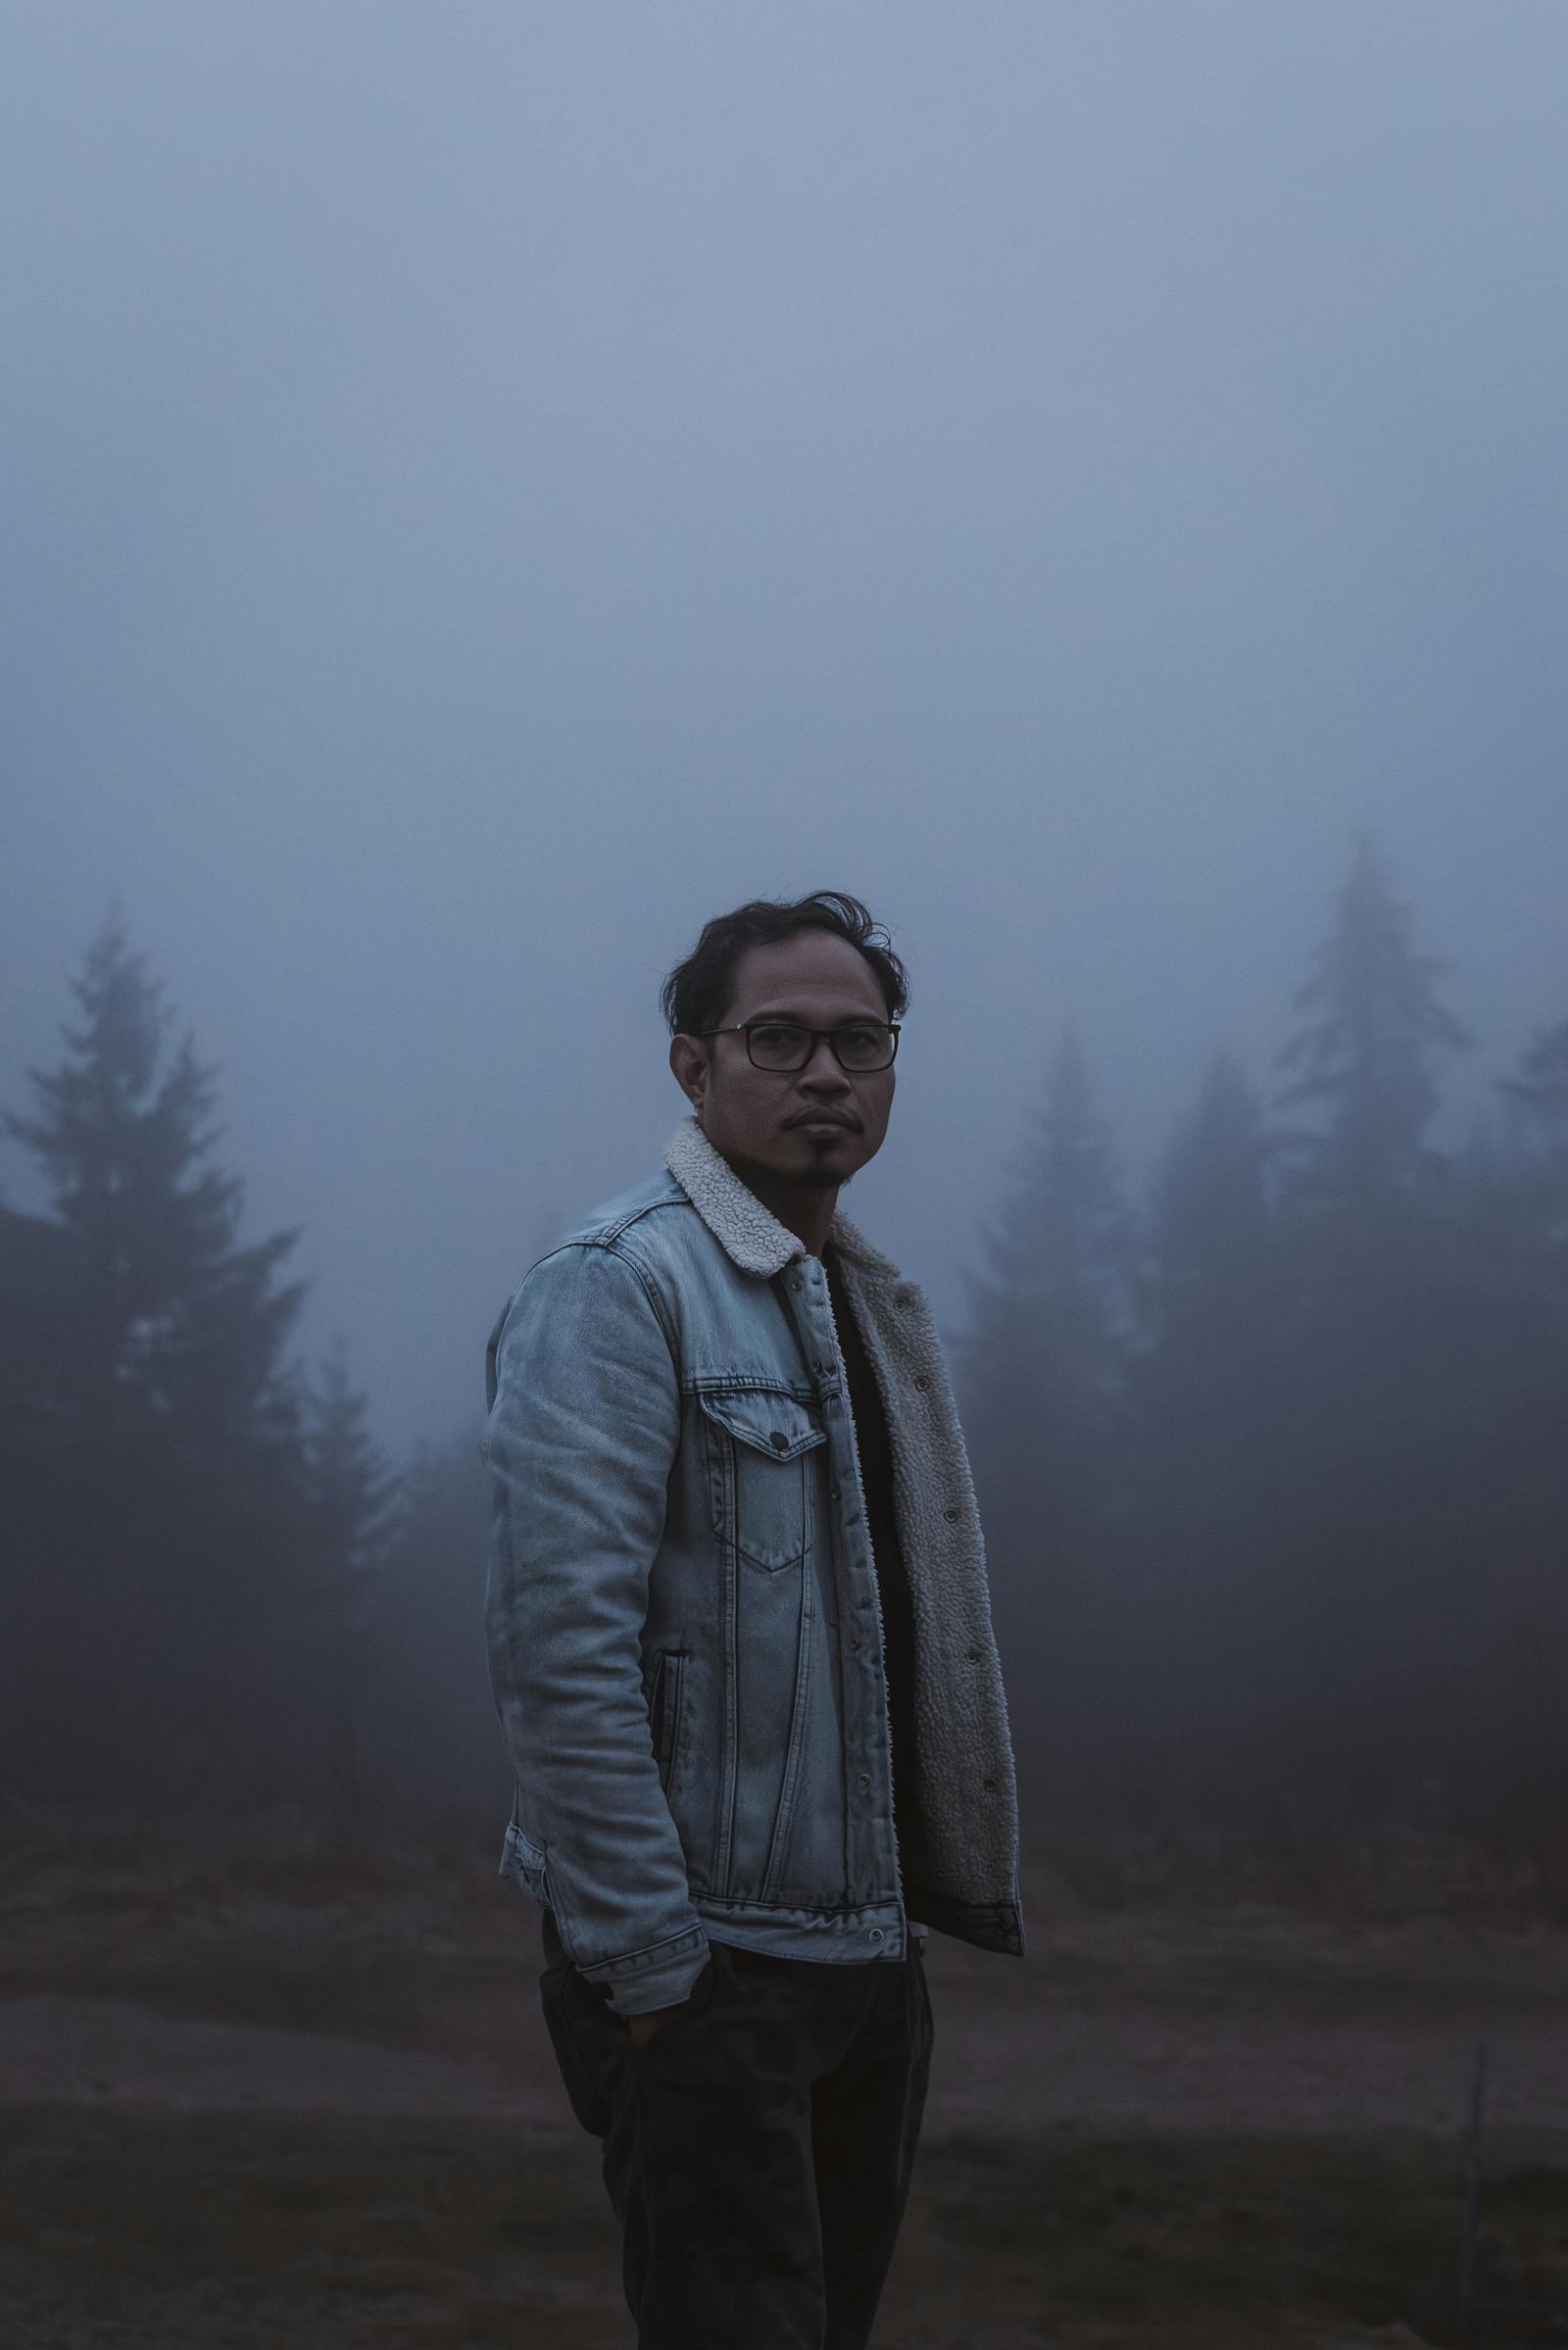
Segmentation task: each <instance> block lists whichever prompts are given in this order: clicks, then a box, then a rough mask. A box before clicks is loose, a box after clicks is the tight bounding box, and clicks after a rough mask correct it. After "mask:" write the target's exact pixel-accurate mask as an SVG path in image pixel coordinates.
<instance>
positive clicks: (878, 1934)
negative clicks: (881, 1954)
mask: <svg viewBox="0 0 1568 2350" xmlns="http://www.w3.org/2000/svg"><path fill="white" fill-rule="evenodd" d="M865 1938H866V1940H867V1941H868V1942H880V1941H884V1940H885V1939H886V1936H885V1935H884V1934H883V1932H882V1929H881V1927H880V1926H873V1927H872V1929H871V1931H870V1933H869V1934H867V1935H866V1937H865Z"/></svg>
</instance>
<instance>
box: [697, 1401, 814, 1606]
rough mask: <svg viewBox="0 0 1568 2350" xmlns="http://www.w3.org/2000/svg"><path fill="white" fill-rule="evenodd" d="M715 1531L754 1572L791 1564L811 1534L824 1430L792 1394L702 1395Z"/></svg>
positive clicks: (811, 1538) (808, 1543)
mask: <svg viewBox="0 0 1568 2350" xmlns="http://www.w3.org/2000/svg"><path fill="white" fill-rule="evenodd" d="M698 1400H699V1402H700V1403H701V1405H702V1408H703V1424H704V1433H705V1435H706V1438H707V1445H708V1490H709V1499H710V1504H711V1510H712V1517H713V1532H714V1533H715V1534H716V1535H717V1536H718V1537H719V1538H720V1540H721V1541H723V1542H731V1543H733V1544H734V1546H735V1548H736V1549H737V1550H738V1551H739V1552H740V1554H741V1556H742V1557H743V1558H745V1559H749V1560H750V1562H751V1564H752V1565H753V1566H754V1567H763V1568H765V1569H767V1570H768V1571H769V1572H770V1573H771V1572H773V1571H775V1570H776V1569H777V1568H779V1567H789V1566H794V1565H795V1564H797V1562H798V1561H799V1560H801V1559H803V1558H804V1557H805V1556H806V1554H807V1552H808V1551H809V1549H810V1547H811V1544H812V1542H813V1541H814V1539H815V1534H816V1499H815V1480H816V1457H815V1456H816V1447H817V1446H818V1445H819V1444H826V1442H827V1431H826V1430H825V1429H824V1428H822V1427H821V1426H820V1425H819V1424H818V1422H817V1421H816V1420H814V1419H813V1418H812V1417H811V1414H810V1413H809V1411H808V1409H807V1408H806V1405H805V1404H804V1403H800V1402H798V1401H797V1400H796V1398H795V1397H794V1396H793V1395H779V1394H775V1393H773V1392H771V1391H769V1390H766V1389H763V1390H755V1389H732V1390H727V1391H723V1392H720V1393H718V1394H711V1395H710V1394H704V1395H700V1396H699V1398H698Z"/></svg>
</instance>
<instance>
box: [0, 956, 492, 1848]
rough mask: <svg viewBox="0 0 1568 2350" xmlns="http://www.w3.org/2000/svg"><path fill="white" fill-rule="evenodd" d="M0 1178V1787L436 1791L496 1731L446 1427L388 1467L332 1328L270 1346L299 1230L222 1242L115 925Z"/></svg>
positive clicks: (155, 1020)
mask: <svg viewBox="0 0 1568 2350" xmlns="http://www.w3.org/2000/svg"><path fill="white" fill-rule="evenodd" d="M73 993H74V996H75V1001H76V1013H77V1016H76V1019H75V1020H74V1022H73V1024H71V1025H69V1026H68V1027H67V1029H66V1032H65V1044H66V1050H65V1053H64V1056H63V1058H62V1060H61V1061H60V1063H59V1065H58V1066H57V1067H55V1068H53V1069H49V1070H42V1071H34V1072H33V1075H32V1080H31V1094H32V1101H31V1103H30V1106H29V1108H28V1109H27V1110H26V1112H25V1113H23V1112H20V1111H12V1112H10V1113H8V1114H7V1115H6V1117H5V1129H6V1131H7V1132H8V1134H9V1135H10V1137H11V1138H12V1139H13V1140H14V1141H15V1142H18V1143H20V1144H22V1145H23V1146H24V1147H25V1150H26V1151H29V1152H30V1153H31V1154H32V1156H33V1158H34V1160H35V1162H36V1164H37V1166H38V1167H39V1169H40V1170H41V1173H42V1175H43V1177H44V1179H45V1182H46V1185H47V1190H48V1193H49V1196H50V1199H51V1202H52V1213H50V1214H48V1215H44V1216H39V1215H27V1214H23V1213H21V1212H19V1211H18V1210H17V1209H16V1208H15V1207H11V1206H7V1205H3V1204H0V1793H3V1792H12V1793H22V1794H25V1795H27V1796H31V1797H34V1798H38V1797H47V1798H60V1797H66V1798H69V1799H92V1800H96V1801H98V1802H100V1803H104V1804H107V1805H111V1806H112V1805H115V1804H118V1803H121V1802H123V1801H125V1800H127V1799H128V1800H136V1799H142V1798H148V1797H151V1798H154V1799H169V1798H173V1799H176V1800H178V1799H182V1798H185V1797H189V1796H207V1795H219V1796H223V1797H230V1796H235V1795H237V1796H239V1797H241V1798H245V1797H258V1798H263V1797H270V1796H276V1795H277V1794H279V1793H280V1792H281V1793H285V1794H290V1795H308V1796H312V1797H317V1798H325V1799H329V1800H331V1801H332V1802H335V1803H341V1804H344V1805H354V1804H357V1803H359V1802H360V1801H361V1800H362V1799H363V1798H364V1797H365V1796H366V1794H367V1793H375V1792H380V1793H382V1794H391V1795H395V1796H402V1797H406V1796H409V1795H411V1794H412V1795H414V1796H416V1797H418V1796H423V1797H425V1798H426V1799H430V1798H434V1799H436V1800H450V1799H451V1798H452V1797H453V1796H454V1794H456V1793H458V1792H460V1791H462V1790H463V1789H465V1788H468V1789H474V1788H483V1787H486V1786H494V1785H495V1784H496V1781H497V1778H498V1776H504V1774H503V1773H501V1772H500V1770H499V1766H500V1763H501V1753H500V1747H499V1741H498V1738H497V1734H496V1732H495V1729H494V1725H493V1721H492V1720H491V1717H490V1711H489V1693H488V1689H487V1687H486V1684H485V1678H484V1671H483V1665H482V1659H481V1657H480V1655H479V1652H478V1639H477V1632H476V1616H477V1609H478V1587H477V1584H476V1581H475V1577H476V1575H479V1576H482V1571H483V1570H482V1560H483V1519H482V1496H481V1494H480V1492H479V1490H478V1475H477V1471H478V1462H477V1458H476V1454H475V1451H474V1446H473V1445H472V1444H465V1445H461V1446H456V1447H454V1449H453V1450H452V1452H450V1453H448V1454H442V1453H439V1452H437V1453H428V1452H427V1453H423V1454H421V1455H420V1457H419V1458H418V1459H417V1460H416V1461H415V1462H414V1463H413V1464H412V1466H411V1467H410V1468H409V1469H408V1470H406V1471H405V1472H404V1473H403V1474H402V1475H401V1476H394V1475H393V1474H392V1473H391V1471H390V1469H389V1467H388V1465H387V1463H386V1462H385V1461H384V1460H383V1458H382V1456H381V1455H380V1453H379V1452H378V1450H377V1448H376V1446H375V1444H373V1442H372V1440H371V1438H370V1435H369V1433H368V1426H367V1414H366V1403H365V1399H364V1397H363V1396H361V1395H358V1394H356V1393H354V1392H353V1390H352V1388H351V1386H350V1382H349V1378H348V1374H347V1370H346V1367H345V1363H344V1358H343V1353H342V1350H341V1347H339V1348H338V1349H335V1350H334V1351H333V1353H332V1354H330V1355H329V1356H328V1358H327V1360H326V1361H325V1362H324V1363H322V1364H320V1365H319V1366H317V1367H315V1368H314V1369H313V1368H311V1367H308V1366H306V1365H305V1364H303V1363H301V1362H300V1361H299V1360H297V1359H295V1358H294V1357H293V1356H291V1354H290V1353H289V1346H290V1342H291V1340H292V1337H293V1334H294V1330H295V1325H296V1322H297V1317H298V1314H299V1310H300V1306H301V1303H302V1300H303V1295H304V1293H303V1287H302V1285H301V1284H300V1283H299V1282H297V1281H291V1280H290V1279H288V1278H287V1266H288V1261H289V1258H290V1255H291V1253H292V1251H293V1249H294V1248H295V1245H296V1242H297V1239H298V1235H297V1234H294V1233H278V1234H275V1235H273V1236H272V1237H270V1238H269V1239H267V1240H265V1241H262V1242H260V1243H257V1244H253V1245H250V1246H242V1245H241V1244H240V1241H239V1238H238V1223H239V1216H240V1210H241V1205H242V1186H241V1184H240V1183H239V1182H238V1181H237V1180H236V1179H235V1178H234V1177H233V1176H230V1175H225V1174H223V1173H221V1172H220V1171H219V1170H218V1169H217V1168H216V1167H215V1166H214V1165H213V1164H212V1163H211V1161H212V1151H213V1148H214V1145H215V1144H216V1142H217V1140H218V1139H219V1138H218V1132H217V1130H216V1129H215V1127H214V1125H213V1123H212V1119H213V1111H214V1106H215V1073H214V1071H213V1070H212V1069H210V1068H208V1067H206V1066H204V1065H203V1064H202V1063H201V1061H200V1060H199V1059H198V1057H197V1055H196V1053H195V1050H194V1047H193V1045H192V1044H191V1042H190V1041H189V1040H188V1039H187V1040H186V1041H185V1042H183V1043H181V1044H179V1045H178V1046H177V1047H175V1046H173V1045H172V1040H171V1033H170V1032H171V1026H172V1021H171V1014H170V1011H169V1007H168V1005H167V1004H166V1003H165V1001H164V998H163V995H162V991H161V990H160V988H159V987H158V986H157V984H156V983H155V982H154V981H153V980H152V979H151V978H150V976H149V974H148V971H147V968H146V964H145V960H144V958H143V957H142V956H141V955H139V954H137V953H135V952H133V950H132V948H131V946H130V943H129V941H128V939H127V937H126V935H125V932H124V929H123V926H122V925H121V923H120V922H118V921H114V922H111V923H110V924H109V925H108V926H107V927H106V929H105V930H104V931H103V933H102V934H101V935H100V936H99V938H98V939H97V940H96V941H95V942H94V944H93V945H92V947H91V948H90V950H89V952H88V954H87V955H86V957H85V960H84V964H83V967H82V970H81V972H80V975H79V976H78V978H77V979H76V980H75V981H74V982H73Z"/></svg>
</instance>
